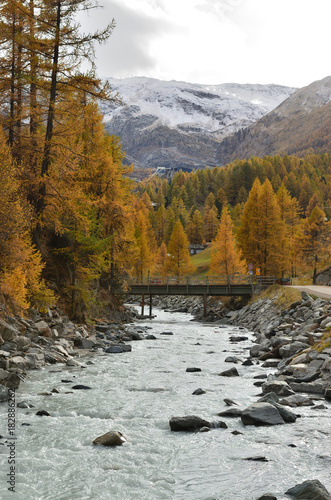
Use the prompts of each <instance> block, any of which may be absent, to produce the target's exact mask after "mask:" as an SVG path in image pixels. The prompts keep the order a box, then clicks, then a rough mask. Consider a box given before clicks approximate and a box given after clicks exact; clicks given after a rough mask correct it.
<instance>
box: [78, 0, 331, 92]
mask: <svg viewBox="0 0 331 500" xmlns="http://www.w3.org/2000/svg"><path fill="white" fill-rule="evenodd" d="M99 3H100V5H103V8H102V9H97V10H96V9H94V10H92V11H91V12H90V13H89V17H88V22H87V23H86V22H84V23H83V25H84V27H85V29H90V30H93V29H96V28H101V27H104V26H105V24H107V23H108V22H109V21H110V20H111V19H112V18H114V19H115V21H116V28H115V30H114V32H113V34H112V36H111V37H110V39H109V41H108V43H107V45H104V46H101V47H100V48H98V49H97V51H96V54H97V68H98V73H99V75H100V76H112V77H116V78H123V77H129V76H149V77H153V78H158V79H161V80H178V81H186V82H191V83H204V84H220V83H229V82H235V83H263V84H266V83H276V84H281V85H288V86H293V87H303V86H305V85H309V84H310V83H312V82H313V81H315V80H320V79H322V78H324V77H326V76H328V75H331V57H330V48H331V41H330V40H331V38H330V19H331V0H99Z"/></svg>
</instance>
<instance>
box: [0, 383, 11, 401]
mask: <svg viewBox="0 0 331 500" xmlns="http://www.w3.org/2000/svg"><path fill="white" fill-rule="evenodd" d="M8 391H9V389H8V387H5V386H3V385H2V384H0V403H3V402H4V401H8V399H9V395H8Z"/></svg>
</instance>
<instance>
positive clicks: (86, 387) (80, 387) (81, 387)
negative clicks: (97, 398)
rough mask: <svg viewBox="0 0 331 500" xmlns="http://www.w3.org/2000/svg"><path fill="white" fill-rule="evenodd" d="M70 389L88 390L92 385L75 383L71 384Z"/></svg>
mask: <svg viewBox="0 0 331 500" xmlns="http://www.w3.org/2000/svg"><path fill="white" fill-rule="evenodd" d="M71 389H77V390H78V389H81V390H88V389H92V387H89V386H88V385H82V384H77V385H74V386H72V388H71Z"/></svg>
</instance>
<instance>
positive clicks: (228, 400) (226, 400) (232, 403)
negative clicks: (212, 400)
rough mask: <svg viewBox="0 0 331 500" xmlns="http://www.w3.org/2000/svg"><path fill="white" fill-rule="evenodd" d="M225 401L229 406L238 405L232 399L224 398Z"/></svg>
mask: <svg viewBox="0 0 331 500" xmlns="http://www.w3.org/2000/svg"><path fill="white" fill-rule="evenodd" d="M223 401H224V403H225V404H226V405H227V406H232V405H237V403H235V402H234V401H232V399H228V398H224V399H223Z"/></svg>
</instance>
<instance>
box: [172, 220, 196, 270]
mask: <svg viewBox="0 0 331 500" xmlns="http://www.w3.org/2000/svg"><path fill="white" fill-rule="evenodd" d="M188 247H189V241H188V237H187V235H186V233H185V231H184V229H183V226H182V224H181V222H180V220H178V221H177V222H176V224H175V227H174V230H173V232H172V234H171V237H170V241H169V245H168V260H167V263H166V271H167V274H168V275H172V276H176V277H177V278H179V277H180V276H185V275H190V274H192V273H193V271H194V266H193V264H192V263H191V259H190V253H189V250H188Z"/></svg>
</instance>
